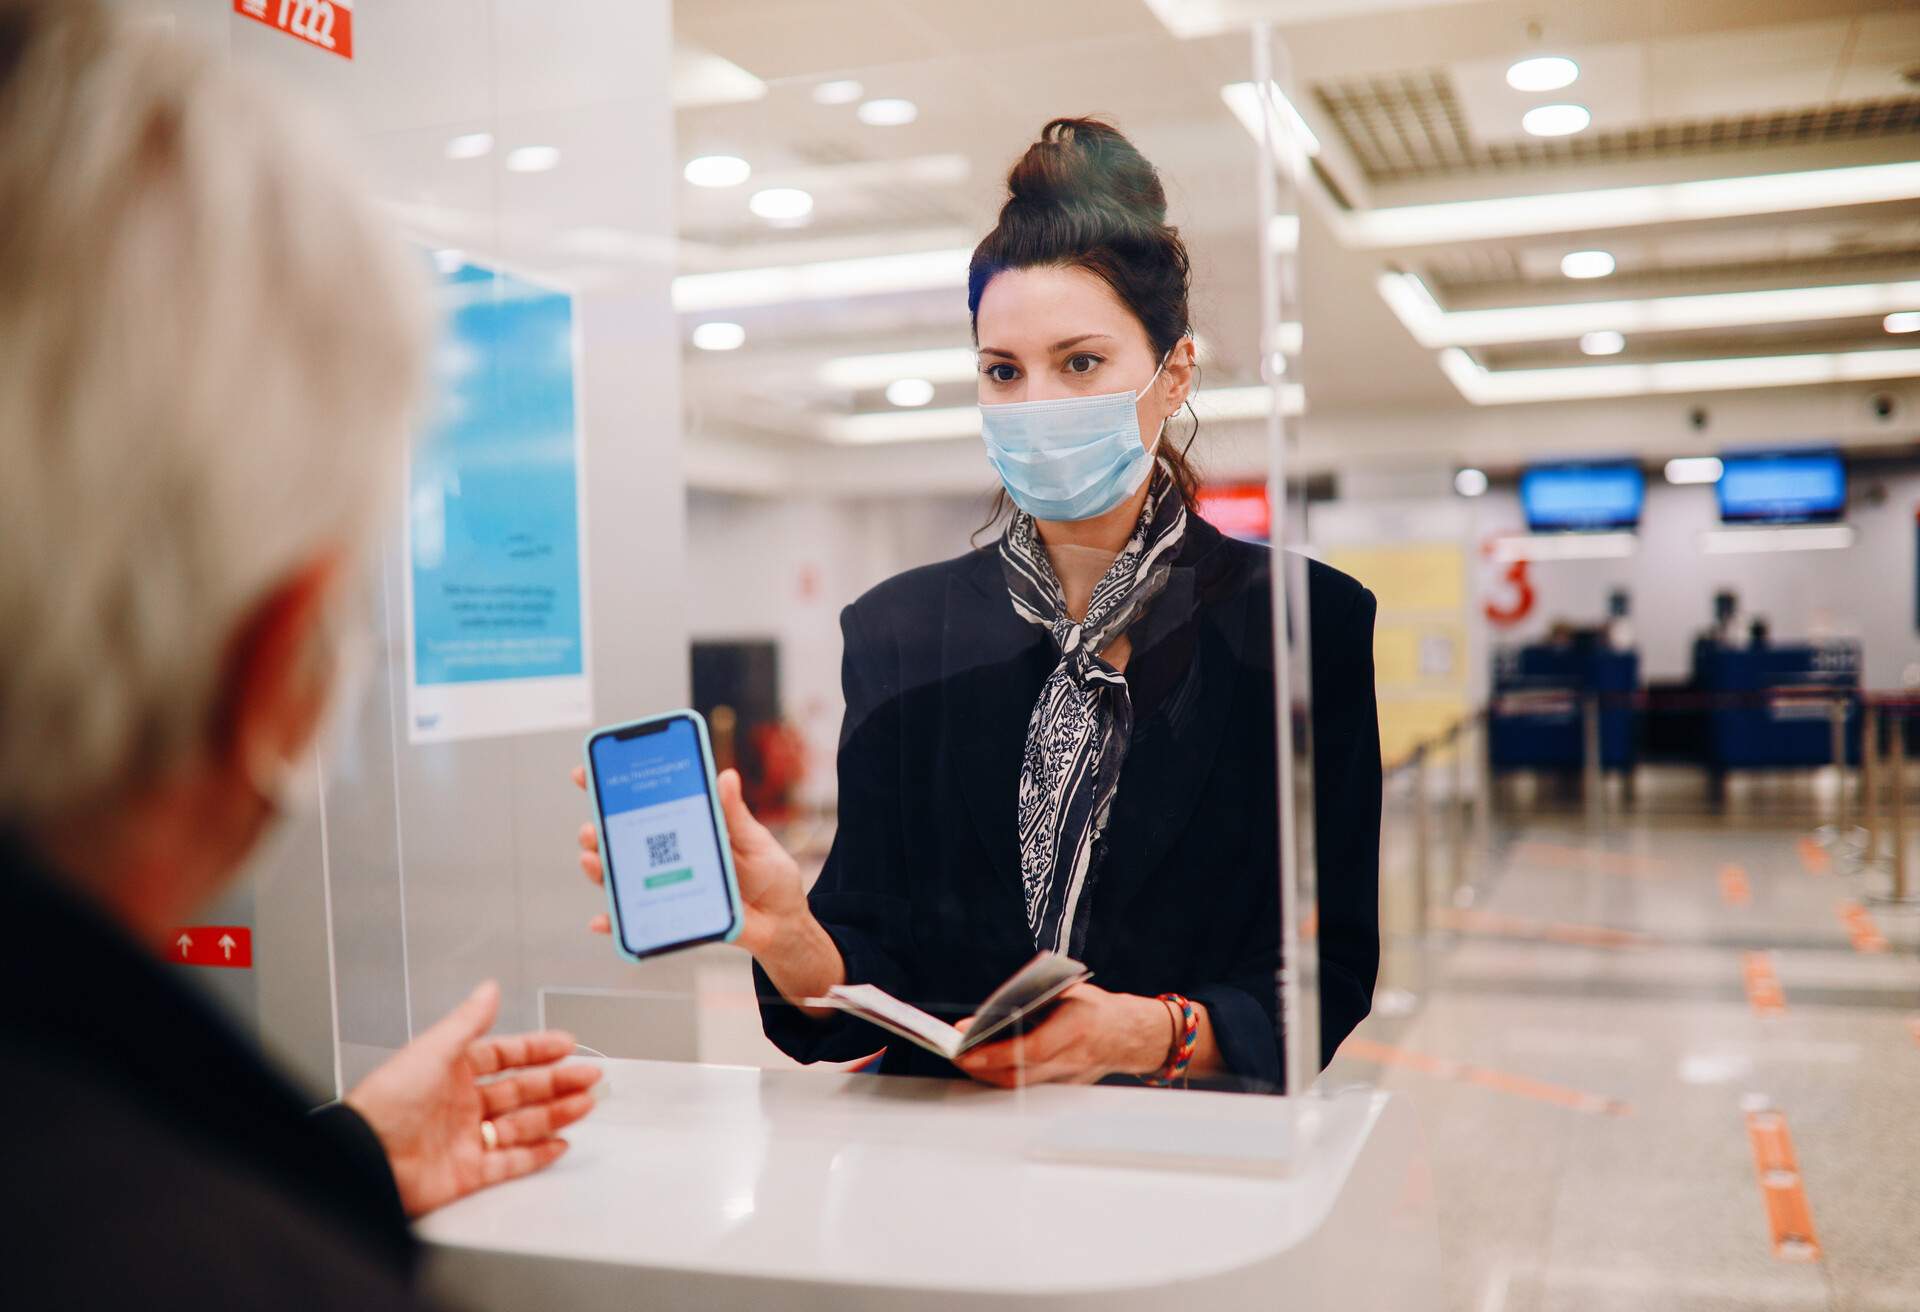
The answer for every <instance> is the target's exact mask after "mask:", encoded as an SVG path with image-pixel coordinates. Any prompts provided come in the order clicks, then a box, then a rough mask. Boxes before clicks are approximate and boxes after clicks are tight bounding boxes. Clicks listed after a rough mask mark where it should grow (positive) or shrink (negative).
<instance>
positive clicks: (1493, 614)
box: [1480, 542, 1536, 628]
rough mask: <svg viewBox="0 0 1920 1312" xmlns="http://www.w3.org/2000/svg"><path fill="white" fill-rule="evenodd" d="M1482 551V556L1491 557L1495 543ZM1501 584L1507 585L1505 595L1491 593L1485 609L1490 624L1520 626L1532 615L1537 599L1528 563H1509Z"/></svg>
mask: <svg viewBox="0 0 1920 1312" xmlns="http://www.w3.org/2000/svg"><path fill="white" fill-rule="evenodd" d="M1480 550H1481V554H1482V555H1485V556H1488V557H1491V556H1492V555H1493V543H1492V542H1488V543H1486V544H1485V545H1484V546H1483V547H1481V549H1480ZM1500 582H1501V583H1504V584H1505V585H1506V588H1505V589H1504V592H1505V595H1504V596H1502V595H1499V593H1496V592H1491V591H1490V592H1489V594H1488V597H1487V600H1486V602H1485V605H1484V609H1485V611H1486V616H1487V622H1488V623H1489V624H1497V625H1500V626H1501V627H1502V628H1505V627H1508V626H1510V625H1514V624H1518V623H1519V622H1520V621H1521V620H1523V619H1525V618H1526V617H1527V616H1528V615H1531V614H1532V613H1533V603H1534V601H1535V600H1536V598H1535V596H1534V591H1533V579H1532V578H1531V577H1529V576H1528V574H1527V562H1526V561H1525V560H1524V559H1523V560H1515V561H1510V562H1508V563H1507V566H1506V568H1505V569H1503V570H1502V571H1501V572H1500Z"/></svg>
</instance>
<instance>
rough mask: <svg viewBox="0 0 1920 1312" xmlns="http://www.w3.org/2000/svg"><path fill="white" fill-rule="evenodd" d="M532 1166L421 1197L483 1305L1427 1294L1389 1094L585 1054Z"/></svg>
mask: <svg viewBox="0 0 1920 1312" xmlns="http://www.w3.org/2000/svg"><path fill="white" fill-rule="evenodd" d="M606 1072H607V1075H606V1080H605V1087H606V1093H605V1095H604V1096H603V1098H602V1102H601V1105H600V1107H599V1108H598V1110H596V1111H595V1113H594V1114H593V1115H592V1116H591V1117H589V1118H588V1119H587V1120H586V1121H585V1122H584V1123H583V1124H581V1125H580V1126H578V1127H576V1128H575V1129H573V1130H570V1131H569V1132H568V1137H569V1138H570V1139H571V1140H572V1141H573V1148H572V1150H571V1151H570V1152H569V1153H568V1154H567V1155H566V1156H565V1157H564V1158H562V1159H561V1160H560V1162H559V1163H558V1164H557V1165H556V1166H554V1167H553V1168H552V1169H550V1170H548V1171H546V1172H543V1173H541V1174H539V1175H536V1176H533V1177H530V1178H528V1179H525V1180H520V1181H516V1182H514V1183H512V1184H509V1185H506V1186H503V1187H501V1188H498V1189H491V1190H485V1191H482V1192H481V1193H479V1194H476V1195H474V1196H472V1197H470V1198H467V1199H464V1200H463V1201H461V1202H459V1203H457V1204H455V1205H453V1206H452V1207H449V1208H447V1209H445V1210H444V1211H441V1212H438V1213H436V1214H434V1215H433V1216H431V1217H429V1218H427V1220H426V1221H425V1222H424V1223H423V1225H422V1227H421V1230H422V1234H423V1235H424V1237H425V1238H426V1239H427V1241H428V1242H429V1244H430V1245H431V1256H430V1260H429V1270H430V1275H431V1279H432V1281H433V1283H434V1285H435V1287H436V1288H437V1289H439V1290H440V1291H441V1292H443V1293H445V1294H447V1295H449V1296H451V1297H454V1298H457V1299H459V1300H461V1301H462V1302H464V1303H465V1304H467V1305H469V1306H472V1307H476V1308H485V1309H508V1308H512V1309H526V1308H545V1309H555V1310H556V1312H558V1310H560V1309H580V1310H581V1312H590V1310H593V1309H603V1308H700V1309H748V1308H752V1309H766V1308H781V1309H821V1310H823V1312H824V1310H825V1309H863V1308H873V1309H878V1308H902V1307H911V1308H916V1309H962V1308H989V1307H992V1308H1005V1307H1018V1308H1043V1307H1044V1308H1099V1309H1125V1308H1151V1309H1154V1310H1155V1312H1165V1309H1167V1308H1185V1307H1207V1308H1271V1307H1280V1306H1285V1307H1289V1308H1298V1309H1302V1310H1303V1312H1304V1310H1305V1309H1318V1308H1340V1309H1356V1310H1358V1309H1380V1310H1381V1312H1388V1310H1391V1312H1409V1310H1410V1309H1419V1308H1426V1307H1431V1306H1434V1305H1435V1304H1434V1300H1435V1298H1436V1297H1437V1295H1438V1291H1439V1269H1438V1262H1439V1257H1438V1243H1437V1237H1436V1231H1435V1220H1434V1215H1435V1214H1434V1199H1433V1197H1432V1189H1431V1182H1430V1177H1429V1174H1428V1170H1427V1162H1426V1156H1425V1149H1424V1146H1423V1143H1422V1140H1421V1135H1420V1131H1419V1128H1418V1126H1417V1124H1416V1122H1415V1120H1414V1117H1413V1113H1412V1111H1411V1109H1410V1108H1409V1107H1408V1106H1407V1105H1406V1103H1405V1101H1404V1100H1403V1099H1401V1098H1397V1097H1394V1096H1391V1095H1388V1094H1384V1093H1380V1092H1378V1091H1375V1090H1370V1089H1354V1090H1350V1091H1346V1092H1341V1093H1335V1094H1331V1095H1328V1096H1325V1097H1308V1098H1278V1097H1264V1096H1259V1095H1248V1094H1230V1093H1210V1092H1200V1091H1191V1090H1186V1091H1179V1092H1172V1091H1168V1090H1161V1089H1134V1088H1107V1087H1096V1088H1077V1087H1064V1086H1055V1085H1048V1086H1043V1087H1039V1088H1034V1089H1028V1090H1022V1091H1013V1092H1009V1091H1003V1090H994V1089H988V1088H984V1087H981V1086H978V1085H974V1084H970V1083H966V1082H961V1081H947V1080H922V1079H909V1078H904V1077H891V1076H874V1075H853V1074H839V1073H828V1072H823V1071H809V1070H757V1069H753V1068H749V1067H723V1066H707V1065H698V1064H693V1063H681V1062H653V1061H609V1062H607V1063H606Z"/></svg>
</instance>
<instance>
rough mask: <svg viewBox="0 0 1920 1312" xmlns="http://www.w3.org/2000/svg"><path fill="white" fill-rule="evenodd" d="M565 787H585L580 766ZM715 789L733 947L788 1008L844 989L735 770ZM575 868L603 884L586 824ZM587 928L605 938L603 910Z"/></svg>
mask: <svg viewBox="0 0 1920 1312" xmlns="http://www.w3.org/2000/svg"><path fill="white" fill-rule="evenodd" d="M573 782H574V783H575V784H576V785H578V786H579V787H580V788H581V789H583V790H584V789H585V788H586V786H587V772H586V769H585V767H583V766H578V765H576V766H575V767H573ZM719 785H720V810H721V812H722V814H723V815H724V816H725V817H726V821H727V841H728V846H729V847H730V848H731V849H732V852H733V870H734V875H735V877H736V879H737V880H738V881H739V884H740V902H741V924H740V934H739V937H738V938H737V939H735V940H734V941H735V942H736V943H737V944H738V945H739V946H740V947H742V948H745V949H746V950H747V951H748V952H751V953H752V954H753V955H754V957H755V958H756V959H757V960H758V961H759V962H760V964H761V965H762V966H763V967H765V968H766V971H767V974H768V975H769V976H770V977H771V978H772V980H773V982H774V984H775V986H776V987H778V988H779V990H780V992H781V993H782V994H784V995H785V996H786V998H787V999H788V1000H789V1001H791V1002H794V1003H798V1002H800V1001H801V1000H803V999H805V998H810V997H818V996H820V995H821V994H823V993H825V992H826V991H827V990H828V989H829V988H832V987H833V986H834V985H835V984H844V983H845V982H846V965H845V963H844V962H843V961H842V960H841V957H840V949H839V947H838V946H837V945H835V943H834V941H833V939H832V937H831V936H830V935H828V933H827V932H826V930H824V929H822V928H821V926H820V922H819V921H817V920H815V919H814V918H813V912H812V911H811V910H810V909H809V908H808V906H807V894H806V890H805V888H803V887H802V885H801V880H800V865H799V863H798V862H796V861H795V860H794V859H793V857H792V856H791V855H790V854H789V853H788V852H787V850H786V849H785V848H784V847H782V846H780V840H779V839H777V838H775V837H774V836H773V833H772V832H771V831H770V830H769V829H768V828H767V827H766V826H765V825H763V824H761V823H760V822H759V821H758V820H757V819H755V818H754V815H753V812H752V811H750V810H748V809H747V803H746V799H745V798H744V797H742V796H741V792H740V772H739V771H738V770H722V771H721V772H720V775H719ZM580 869H581V870H582V871H584V872H585V874H586V876H587V878H588V879H591V880H592V881H593V882H594V883H595V884H603V883H604V882H605V881H606V869H605V866H604V865H603V864H602V862H601V860H600V835H599V833H598V831H597V830H596V829H595V828H594V826H593V825H592V824H584V825H581V826H580ZM587 927H588V928H589V929H591V930H592V931H593V932H594V933H596V934H610V933H612V932H613V925H612V922H611V921H610V920H609V919H608V916H607V913H606V912H604V911H603V912H601V913H600V914H599V915H597V916H595V917H594V918H593V920H592V921H591V922H589V924H588V926H587ZM816 1014H818V1015H821V1016H827V1015H831V1014H832V1013H831V1012H827V1011H820V1012H818V1013H816Z"/></svg>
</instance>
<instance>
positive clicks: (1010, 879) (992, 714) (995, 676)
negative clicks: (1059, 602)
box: [941, 550, 1057, 924]
mask: <svg viewBox="0 0 1920 1312" xmlns="http://www.w3.org/2000/svg"><path fill="white" fill-rule="evenodd" d="M943 623H944V625H945V632H944V634H943V636H942V641H941V693H942V703H943V704H942V707H941V732H942V734H943V735H944V736H945V739H946V741H947V743H948V744H949V745H950V748H951V753H950V759H951V760H952V762H953V765H954V769H955V770H956V771H957V772H958V774H959V776H960V779H959V790H960V792H961V794H962V795H963V796H964V797H965V798H966V804H967V810H968V814H969V816H970V817H971V819H972V821H973V825H974V828H975V829H976V830H977V831H978V832H979V835H980V842H981V845H982V846H983V847H985V848H986V850H987V853H988V855H989V857H990V858H991V860H992V862H993V867H994V871H995V872H996V874H997V875H998V876H999V879H1000V881H1001V882H1003V883H1004V885H1005V886H1006V888H1007V889H1008V890H1009V891H1010V892H1011V894H1012V896H1013V897H1014V899H1015V904H1016V905H1017V906H1018V907H1019V908H1020V914H1021V917H1022V923H1023V924H1024V917H1025V915H1026V895H1025V893H1024V892H1023V890H1022V887H1021V882H1020V852H1019V800H1020V799H1019V792H1020V759H1021V755H1022V753H1023V752H1024V750H1025V748H1026V741H1027V721H1028V719H1029V718H1030V717H1031V716H1032V714H1033V703H1034V700H1035V699H1036V698H1037V697H1039V695H1040V685H1041V684H1043V683H1044V682H1046V678H1047V675H1048V674H1049V673H1051V672H1052V670H1053V667H1054V664H1055V662H1056V659H1057V653H1055V651H1054V649H1053V642H1052V640H1051V639H1050V638H1049V637H1048V636H1047V634H1046V632H1045V631H1044V630H1042V629H1040V628H1039V627H1037V626H1036V625H1032V624H1028V623H1027V622H1026V621H1024V620H1022V619H1021V618H1020V617H1019V616H1017V615H1015V614H1014V613H1013V605H1012V603H1011V602H1010V601H1009V600H1008V597H1007V591H1006V587H1005V584H1004V583H1003V582H1002V581H1001V577H1000V558H999V556H998V555H997V554H996V553H995V552H993V551H991V550H989V551H983V552H981V553H979V555H978V556H977V557H976V563H975V565H974V566H973V567H972V568H970V569H968V570H966V571H965V572H963V573H960V574H956V575H954V576H952V577H951V578H950V580H949V582H948V585H947V598H946V606H945V609H944V614H943Z"/></svg>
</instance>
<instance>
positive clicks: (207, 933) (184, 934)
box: [167, 925, 253, 970]
mask: <svg viewBox="0 0 1920 1312" xmlns="http://www.w3.org/2000/svg"><path fill="white" fill-rule="evenodd" d="M167 947H168V950H167V958H168V960H170V961H173V962H175V963H176V964H179V965H184V966H232V967H234V968H235V969H236V970H246V969H248V968H250V967H251V966H252V965H253V931H252V930H250V929H248V928H247V927H246V926H245V925H188V926H186V927H185V928H183V929H176V930H175V931H174V932H173V941H172V942H171V943H169V944H168V945H167Z"/></svg>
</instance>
